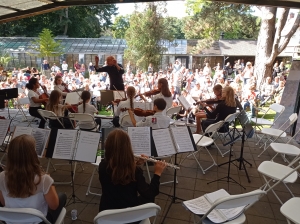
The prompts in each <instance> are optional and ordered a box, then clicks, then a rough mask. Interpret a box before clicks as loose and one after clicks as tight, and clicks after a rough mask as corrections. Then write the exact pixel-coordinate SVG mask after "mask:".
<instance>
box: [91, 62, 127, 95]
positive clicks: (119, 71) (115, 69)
mask: <svg viewBox="0 0 300 224" xmlns="http://www.w3.org/2000/svg"><path fill="white" fill-rule="evenodd" d="M95 61H96V65H95V70H96V72H107V73H108V75H109V80H110V90H123V91H124V90H125V88H124V81H123V78H122V75H123V74H124V69H123V66H122V65H120V64H118V63H117V60H116V59H115V58H114V57H113V56H109V57H107V58H106V66H104V67H102V68H99V57H98V56H96V57H95Z"/></svg>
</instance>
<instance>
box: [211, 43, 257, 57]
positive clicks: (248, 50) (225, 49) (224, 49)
mask: <svg viewBox="0 0 300 224" xmlns="http://www.w3.org/2000/svg"><path fill="white" fill-rule="evenodd" d="M217 42H218V43H219V46H220V50H221V54H222V55H236V56H246V55H248V56H252V55H255V53H256V43H257V41H256V40H219V41H217Z"/></svg>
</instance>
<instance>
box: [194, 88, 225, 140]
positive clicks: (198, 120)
mask: <svg viewBox="0 0 300 224" xmlns="http://www.w3.org/2000/svg"><path fill="white" fill-rule="evenodd" d="M213 91H214V94H215V96H216V98H215V101H217V100H221V99H222V86H221V85H219V84H218V85H215V86H214V88H213ZM198 103H199V104H200V105H201V106H202V107H203V109H204V111H203V110H202V111H200V112H198V113H196V114H195V117H196V124H197V128H196V132H195V133H194V134H200V133H201V132H202V130H201V119H203V118H210V119H213V118H215V117H212V114H211V112H212V109H213V108H214V107H213V105H212V104H209V105H208V104H206V103H204V102H203V103H202V102H201V101H200V102H198Z"/></svg>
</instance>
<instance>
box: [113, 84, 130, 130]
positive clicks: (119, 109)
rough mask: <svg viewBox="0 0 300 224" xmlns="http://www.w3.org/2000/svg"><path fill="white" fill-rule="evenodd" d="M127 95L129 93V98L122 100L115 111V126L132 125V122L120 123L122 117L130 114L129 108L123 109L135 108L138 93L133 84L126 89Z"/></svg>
mask: <svg viewBox="0 0 300 224" xmlns="http://www.w3.org/2000/svg"><path fill="white" fill-rule="evenodd" d="M126 95H127V100H125V101H120V103H119V105H118V107H117V110H116V111H115V117H114V120H113V124H114V125H115V127H120V125H121V126H122V127H132V126H133V125H132V122H123V123H122V124H121V123H120V122H121V121H122V118H123V117H124V116H125V115H127V114H128V111H127V110H123V109H134V101H135V100H134V97H135V95H136V91H135V88H134V87H133V86H128V88H127V90H126Z"/></svg>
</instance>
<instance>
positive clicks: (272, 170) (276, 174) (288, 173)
mask: <svg viewBox="0 0 300 224" xmlns="http://www.w3.org/2000/svg"><path fill="white" fill-rule="evenodd" d="M299 160H300V157H298V158H297V159H296V160H294V161H293V162H291V163H290V164H289V165H288V166H285V165H282V164H279V163H275V162H271V161H264V162H262V163H261V164H260V165H259V167H258V169H257V170H258V172H259V173H261V174H262V175H263V178H264V180H265V182H266V183H265V184H264V185H263V186H262V187H261V189H263V190H267V191H270V190H271V191H272V192H273V194H274V195H275V197H276V198H277V199H278V201H279V202H280V203H281V204H283V203H282V201H281V200H280V198H279V197H278V195H277V194H276V193H275V191H274V190H273V189H274V187H275V186H276V185H277V184H279V183H283V184H284V186H285V187H286V188H287V190H288V191H289V193H290V194H291V195H292V197H294V194H293V192H292V191H291V190H290V188H289V187H288V186H287V183H290V184H291V183H295V182H296V180H297V178H298V173H297V169H298V168H299V167H300V165H298V166H297V167H294V168H292V166H293V165H294V164H295V163H297V162H299ZM267 178H269V180H268V179H267ZM272 180H274V181H275V182H276V183H275V184H273V185H272V186H271V185H270V183H271V182H272Z"/></svg>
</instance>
